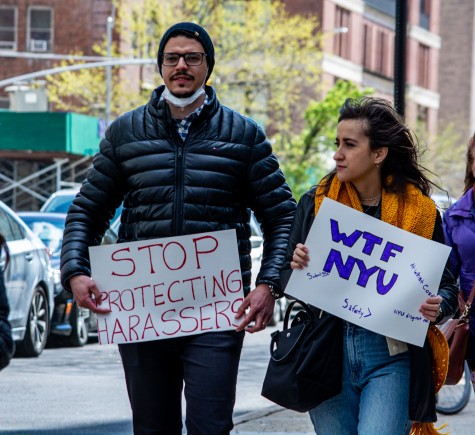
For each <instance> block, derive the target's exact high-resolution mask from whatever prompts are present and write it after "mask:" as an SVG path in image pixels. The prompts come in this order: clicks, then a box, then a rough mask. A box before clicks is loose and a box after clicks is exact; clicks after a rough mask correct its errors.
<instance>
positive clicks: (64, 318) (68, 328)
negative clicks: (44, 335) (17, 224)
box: [18, 211, 117, 346]
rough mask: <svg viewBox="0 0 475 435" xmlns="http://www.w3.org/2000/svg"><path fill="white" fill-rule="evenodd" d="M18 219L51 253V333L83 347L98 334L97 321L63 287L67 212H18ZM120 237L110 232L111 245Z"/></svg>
mask: <svg viewBox="0 0 475 435" xmlns="http://www.w3.org/2000/svg"><path fill="white" fill-rule="evenodd" d="M18 216H20V217H21V219H22V220H23V221H24V222H25V224H26V225H28V227H29V228H30V229H31V230H32V231H33V232H34V233H35V234H36V235H37V236H38V237H39V238H40V239H41V240H42V242H43V243H44V244H45V245H46V247H47V248H48V249H49V251H50V253H51V262H52V265H53V274H54V312H53V317H52V319H51V334H53V335H55V336H59V337H63V338H65V339H66V342H67V343H68V344H69V345H70V346H84V345H85V344H86V343H87V341H88V338H89V333H90V332H96V331H97V322H96V320H97V318H96V315H95V314H94V313H92V312H91V311H90V310H88V309H87V308H81V307H79V306H78V305H77V304H76V303H75V301H74V298H73V295H72V293H71V292H69V291H67V290H65V289H64V288H63V287H62V285H61V272H60V257H61V246H62V243H63V232H64V227H65V223H66V216H67V214H66V213H50V212H41V211H39V212H19V213H18ZM116 240H117V234H115V233H114V232H113V230H110V229H109V230H108V237H107V241H108V242H111V241H112V242H115V241H116Z"/></svg>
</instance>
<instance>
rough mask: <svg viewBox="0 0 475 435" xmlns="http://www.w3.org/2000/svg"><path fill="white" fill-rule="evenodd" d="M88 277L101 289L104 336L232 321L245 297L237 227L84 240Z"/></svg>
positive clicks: (146, 336) (170, 333)
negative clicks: (111, 241)
mask: <svg viewBox="0 0 475 435" xmlns="http://www.w3.org/2000/svg"><path fill="white" fill-rule="evenodd" d="M89 255H90V260H91V272H92V279H93V280H94V281H95V282H96V284H97V286H98V288H99V289H100V290H101V292H103V293H104V294H105V299H104V300H103V302H102V304H101V307H104V308H110V309H111V312H110V313H108V314H104V315H98V335H99V342H100V343H101V344H110V343H129V342H137V341H149V340H160V339H166V338H171V337H180V336H184V335H193V334H201V333H203V332H209V331H226V330H233V329H235V328H236V327H237V326H238V325H239V323H240V322H238V320H237V319H235V318H234V316H235V314H236V312H237V310H238V308H239V306H240V305H241V303H242V301H243V300H244V296H243V283H242V278H241V269H240V263H239V254H238V249H237V240H236V231H235V230H225V231H216V232H209V233H201V234H192V235H187V236H179V237H169V238H161V239H154V240H143V241H138V242H129V243H120V244H116V245H102V246H95V247H91V248H89Z"/></svg>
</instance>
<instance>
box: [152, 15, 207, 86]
mask: <svg viewBox="0 0 475 435" xmlns="http://www.w3.org/2000/svg"><path fill="white" fill-rule="evenodd" d="M176 33H184V34H186V35H187V36H189V37H190V38H194V39H196V40H197V41H199V42H200V43H201V45H202V46H203V49H204V51H205V53H206V57H207V62H208V75H207V76H206V79H208V78H209V76H210V75H211V73H212V71H213V68H214V46H213V42H212V41H211V38H210V37H209V35H208V33H207V32H206V30H205V29H203V27H201V26H199V25H198V24H195V23H178V24H174V25H173V26H171V27H170V28H169V29H168V30H167V31H166V32H165V33H164V34H163V36H162V39H161V40H160V45H159V46H158V54H157V63H158V71H159V72H160V75H161V76H163V74H162V62H161V54H162V53H163V49H164V48H165V45H166V43H167V42H168V40H169V39H170V38H171V37H173V36H175V34H176Z"/></svg>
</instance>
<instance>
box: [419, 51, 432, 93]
mask: <svg viewBox="0 0 475 435" xmlns="http://www.w3.org/2000/svg"><path fill="white" fill-rule="evenodd" d="M429 56H430V48H429V47H427V46H426V45H424V44H419V56H418V66H419V68H418V71H417V84H418V85H419V86H421V87H422V88H427V89H428V88H429V85H430V83H429V62H430V59H429Z"/></svg>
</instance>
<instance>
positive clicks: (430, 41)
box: [286, 0, 473, 133]
mask: <svg viewBox="0 0 475 435" xmlns="http://www.w3.org/2000/svg"><path fill="white" fill-rule="evenodd" d="M452 2H456V0H453V1H452ZM407 3H408V26H407V53H406V54H407V56H406V62H407V65H406V100H405V101H406V119H407V122H409V123H410V124H412V125H414V123H415V122H416V121H422V122H423V123H425V125H426V127H427V129H428V130H429V131H430V132H433V133H435V132H436V131H437V120H438V110H439V100H440V95H439V92H438V87H439V78H438V65H439V52H440V45H441V38H440V35H439V17H440V3H441V1H440V0H408V2H407ZM472 3H473V2H472ZM286 4H287V7H288V9H289V10H291V11H292V12H300V13H307V14H317V15H318V16H319V17H320V25H321V31H322V32H323V47H322V49H323V52H324V56H323V61H322V69H323V77H322V79H323V82H324V83H325V84H326V87H327V88H328V87H331V86H332V85H333V83H334V82H335V80H337V79H344V80H349V81H352V82H354V83H357V84H359V85H360V86H361V87H372V88H374V89H375V91H376V95H378V96H381V97H384V98H387V99H390V100H392V99H393V95H394V48H395V47H394V36H395V12H396V0H286Z"/></svg>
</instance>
